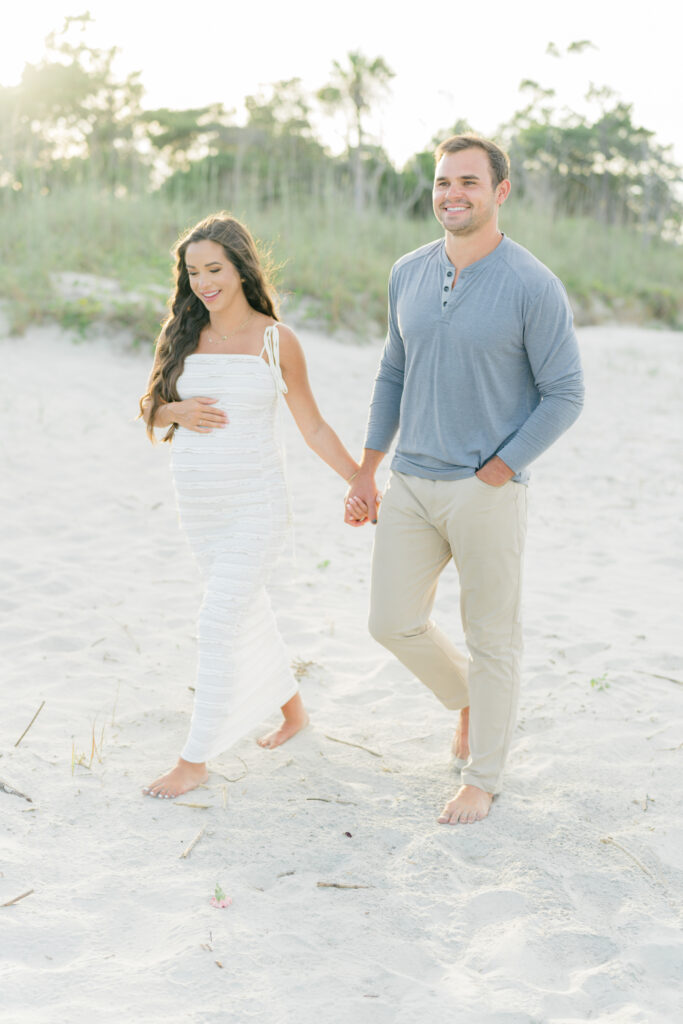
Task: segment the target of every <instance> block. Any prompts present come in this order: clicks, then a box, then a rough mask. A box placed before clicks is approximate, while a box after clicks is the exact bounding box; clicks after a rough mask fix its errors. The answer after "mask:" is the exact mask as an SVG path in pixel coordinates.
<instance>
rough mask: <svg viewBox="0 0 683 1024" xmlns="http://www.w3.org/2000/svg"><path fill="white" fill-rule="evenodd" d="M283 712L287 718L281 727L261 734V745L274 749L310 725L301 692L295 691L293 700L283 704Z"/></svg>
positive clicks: (259, 740) (259, 742) (259, 741)
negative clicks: (263, 734)
mask: <svg viewBox="0 0 683 1024" xmlns="http://www.w3.org/2000/svg"><path fill="white" fill-rule="evenodd" d="M282 714H283V715H284V716H285V720H284V722H283V723H282V725H281V726H280V728H279V729H273V731H272V732H269V733H267V734H266V735H265V736H261V737H260V739H258V740H257V741H256V742H257V743H258V745H259V747H264V748H266V749H267V750H273V748H274V747H279V746H280V745H281V744H282V743H286V742H287V740H291V738H292V736H295V735H296V734H297V733H298V732H300V731H301V730H302V729H304V728H305V727H306V726H307V725H308V722H309V718H308V714H307V712H306V708H305V707H304V702H303V701H302V699H301V694H300V693H295V694H294V696H293V697H292V698H291V700H288V701H287V703H286V704H283V705H282Z"/></svg>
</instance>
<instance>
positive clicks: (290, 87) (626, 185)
mask: <svg viewBox="0 0 683 1024" xmlns="http://www.w3.org/2000/svg"><path fill="white" fill-rule="evenodd" d="M89 23H90V18H89V16H88V15H82V16H80V17H78V18H67V19H66V21H65V23H64V26H63V28H62V30H61V31H60V32H57V33H53V34H52V35H51V36H50V37H48V39H47V41H46V52H45V56H44V58H43V59H42V60H41V61H39V62H38V63H37V64H35V65H27V66H26V68H25V70H24V74H23V76H22V79H21V82H20V83H19V85H17V86H14V87H11V88H9V87H1V86H0V259H2V263H3V268H4V270H3V277H2V280H1V281H0V295H2V296H3V297H4V298H6V299H9V301H10V303H11V307H12V310H13V313H12V316H13V319H14V323H15V325H16V326H17V327H21V326H22V325H25V324H26V323H28V322H30V320H32V319H35V318H39V317H44V316H53V317H57V318H58V319H59V320H60V321H61V322H62V323H65V324H67V325H69V327H70V328H71V329H73V330H74V331H75V332H76V333H81V334H82V333H83V332H86V331H87V330H88V329H89V325H90V324H91V323H92V322H94V321H95V320H96V319H104V320H106V321H108V322H110V323H112V324H115V325H118V326H120V325H132V326H133V328H134V330H135V331H136V333H137V335H138V336H140V337H151V336H154V335H155V334H156V331H157V329H158V322H159V318H160V316H161V315H162V314H163V308H162V307H161V303H160V301H159V299H158V290H159V289H161V290H162V291H164V290H165V289H166V288H170V276H169V275H170V258H169V250H170V248H171V245H172V243H173V242H174V240H175V239H176V237H177V236H178V234H179V233H180V232H181V231H183V230H184V229H185V228H187V227H188V226H189V225H191V224H192V223H194V222H195V221H196V220H198V219H200V218H201V217H203V216H205V215H206V214H207V213H208V212H210V211H212V210H218V209H224V208H230V209H231V210H232V211H233V212H234V213H235V215H236V216H239V217H242V218H243V219H245V220H246V221H247V222H248V223H249V225H250V226H251V227H252V229H253V230H254V232H255V233H256V235H257V236H258V235H260V236H261V237H262V238H264V239H267V240H268V241H269V242H270V243H271V244H272V247H273V250H274V256H275V259H276V261H277V262H279V263H280V264H281V267H282V270H281V284H282V287H283V290H284V291H285V292H286V293H288V294H289V295H290V297H291V302H292V303H296V302H298V303H299V305H300V308H303V306H304V304H305V305H306V307H307V308H309V309H311V308H314V309H315V310H316V311H317V313H318V314H319V315H322V316H324V318H325V319H326V321H327V322H328V323H330V324H332V325H336V324H340V323H347V324H349V325H352V326H354V327H355V328H356V329H361V330H364V331H366V332H369V333H371V334H373V335H375V334H376V333H378V332H379V331H380V330H381V325H382V323H383V321H384V316H385V301H386V300H385V294H386V276H387V271H388V268H389V266H390V265H391V263H392V262H393V260H394V259H396V258H397V257H398V256H399V255H400V254H401V253H402V252H405V251H409V250H410V249H413V248H415V247H417V246H418V245H421V244H423V243H424V242H427V241H429V240H431V239H433V238H434V237H436V236H437V234H438V231H437V227H436V225H435V223H434V220H433V217H432V213H431V183H432V177H433V167H434V160H433V150H434V147H435V145H436V143H437V142H438V141H439V140H440V139H442V138H444V137H446V136H447V135H450V134H456V133H460V132H463V131H468V130H470V125H469V123H468V122H467V120H466V119H465V118H464V117H460V118H459V119H458V120H457V121H455V123H454V124H453V125H451V127H450V128H449V129H448V130H445V131H443V132H441V133H440V134H439V135H438V136H437V137H435V138H433V139H432V140H431V143H430V144H429V145H428V146H426V147H425V149H424V150H423V151H421V152H418V153H416V154H415V155H414V156H413V157H412V158H411V159H410V160H408V162H407V163H406V165H405V167H403V168H402V169H399V168H397V167H395V166H394V165H393V164H392V162H391V160H390V159H389V158H388V156H387V154H386V153H385V152H384V150H383V149H382V148H381V147H380V146H379V145H377V144H376V143H375V142H373V140H372V139H371V138H370V134H369V130H368V127H367V122H368V115H369V113H370V112H371V110H372V108H373V106H374V105H375V104H376V103H378V102H380V100H381V97H382V96H383V95H384V94H385V93H386V91H387V89H388V87H389V83H390V81H391V78H392V77H393V72H392V71H391V69H390V68H389V67H388V66H387V64H386V63H385V61H384V60H383V58H381V57H375V58H368V57H366V56H364V55H363V54H361V53H359V52H351V53H349V54H347V56H346V58H345V59H344V60H343V61H335V62H334V64H333V67H332V72H331V76H330V81H329V82H328V84H327V85H325V86H323V87H322V88H321V89H319V90H318V92H317V93H316V95H315V96H311V95H309V94H307V93H306V91H305V90H304V88H303V86H302V83H301V81H300V79H298V78H292V79H287V80H284V81H280V82H275V83H273V84H272V85H270V86H265V87H263V88H262V89H261V90H260V91H259V92H258V93H257V94H255V95H252V96H246V97H245V98H244V115H243V116H241V117H238V116H237V114H236V112H235V111H233V110H226V109H225V108H224V107H223V105H222V104H220V103H213V104H209V105H207V106H205V107H202V108H191V109H189V108H188V109H184V110H171V109H168V108H160V109H156V110H143V108H142V86H141V84H140V81H139V76H138V75H137V74H133V75H128V76H127V77H124V78H119V77H117V75H116V72H115V57H116V53H117V50H116V48H115V47H114V48H111V49H107V50H101V49H97V48H93V47H91V46H90V45H89V44H88V42H87V33H88V26H89ZM591 46H592V44H591V43H590V42H589V41H588V40H580V41H578V42H576V43H572V44H571V45H570V46H569V47H568V48H567V50H566V51H565V54H561V53H560V51H559V49H558V48H557V47H556V46H554V44H550V48H549V51H548V52H550V53H552V54H553V55H554V56H556V57H557V58H562V59H564V57H565V56H567V57H568V59H574V55H576V54H580V53H581V52H582V51H583V50H585V49H586V48H590V47H591ZM522 92H523V95H524V98H525V103H524V105H523V107H522V108H521V109H520V110H519V111H518V112H517V114H516V115H515V116H514V117H513V118H512V119H511V121H510V122H509V123H508V124H506V125H503V126H501V128H500V130H499V132H498V133H497V135H496V138H497V140H498V141H500V142H502V143H503V144H504V145H505V146H506V147H507V148H508V150H509V152H510V155H511V158H512V165H513V184H514V189H513V195H512V199H511V200H510V201H509V202H508V203H507V204H506V206H505V207H504V209H503V214H502V225H503V228H504V229H505V230H506V231H507V232H508V233H509V234H511V236H512V237H514V238H515V239H516V240H517V241H519V242H520V243H522V244H525V245H527V247H529V248H530V249H531V250H532V251H533V252H534V253H535V254H536V255H537V256H538V257H539V258H540V259H542V260H543V261H544V262H546V263H548V265H550V266H551V267H552V268H553V270H555V271H556V272H557V273H558V275H559V276H560V277H561V278H562V280H563V281H564V282H565V284H566V285H567V288H568V290H569V292H570V295H571V296H572V298H573V299H574V301H575V303H576V304H577V305H578V307H579V309H580V310H581V311H583V313H584V314H585V316H588V317H589V316H591V315H595V311H596V310H597V308H598V306H599V307H600V308H601V309H602V310H603V312H604V310H607V313H608V314H613V315H618V316H633V317H641V318H644V319H648V318H656V319H659V320H662V321H664V322H665V323H668V324H673V325H679V326H680V325H681V319H682V317H683V312H682V310H683V297H682V296H681V288H680V280H681V277H682V276H683V275H682V274H681V271H682V269H683V267H682V261H683V256H682V250H681V246H680V245H679V244H677V243H678V241H679V239H680V233H681V222H682V219H683V209H682V206H681V202H680V199H679V198H678V196H679V194H680V185H681V170H680V168H678V167H677V166H676V165H675V164H674V162H673V160H672V158H671V154H670V152H669V150H667V149H666V148H664V147H662V146H660V145H659V144H658V143H657V142H656V140H655V138H654V136H653V134H652V132H650V131H648V130H646V129H645V128H643V127H640V126H638V125H637V124H635V123H634V121H633V111H632V108H631V106H630V105H628V104H627V103H625V102H623V101H622V100H621V99H620V98H619V97H617V96H616V95H615V94H614V93H612V92H611V91H610V90H608V89H596V88H595V87H593V86H592V87H591V89H590V90H589V93H588V94H587V99H586V102H587V103H588V105H589V110H590V113H579V112H576V111H571V112H570V111H563V110H560V109H558V107H557V102H556V98H555V95H554V93H553V90H552V89H549V88H544V87H543V86H541V85H540V84H539V83H536V82H532V81H526V82H524V83H522ZM324 111H326V112H328V113H330V114H333V115H334V116H344V117H345V119H346V124H347V131H348V145H347V148H346V151H345V152H344V153H342V154H341V155H338V156H334V155H331V154H330V153H329V152H327V151H326V149H325V147H324V146H323V144H322V143H321V141H320V140H319V139H318V138H317V137H316V133H315V131H314V128H313V125H314V123H315V121H316V116H318V115H319V114H320V113H321V112H324ZM238 122H239V123H238ZM385 211H386V212H385ZM596 222H597V223H598V224H599V225H600V229H599V230H596ZM635 266H637V267H638V271H637V273H636V272H634V267H635ZM65 270H69V271H78V272H86V273H89V274H93V275H102V276H104V277H107V278H114V279H115V280H116V281H118V282H120V286H121V292H122V298H121V299H120V301H118V302H115V301H109V302H107V303H103V302H102V301H101V299H100V297H99V296H97V295H95V296H91V297H85V298H83V297H78V298H75V299H73V298H68V299H65V298H63V297H60V295H59V292H58V289H56V287H55V284H54V280H55V277H54V275H55V274H59V273H60V272H62V271H65ZM148 286H152V287H153V288H156V289H157V293H154V292H145V288H146V287H148ZM131 293H135V298H134V299H131V298H130V295H131ZM311 297H313V298H314V299H315V301H314V302H313V303H311Z"/></svg>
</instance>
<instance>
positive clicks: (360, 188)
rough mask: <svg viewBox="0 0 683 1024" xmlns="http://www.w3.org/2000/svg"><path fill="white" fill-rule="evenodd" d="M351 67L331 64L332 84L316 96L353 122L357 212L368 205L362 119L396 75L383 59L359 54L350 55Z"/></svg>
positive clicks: (349, 64) (353, 157) (348, 55)
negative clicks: (348, 114) (372, 58)
mask: <svg viewBox="0 0 683 1024" xmlns="http://www.w3.org/2000/svg"><path fill="white" fill-rule="evenodd" d="M347 60H348V65H347V66H346V67H344V66H342V65H341V64H340V63H339V61H336V60H335V61H333V63H332V81H331V83H330V84H329V85H326V86H324V87H323V88H322V89H319V90H318V92H317V97H318V99H319V100H320V102H321V103H323V104H324V105H325V106H326V107H328V108H330V109H331V110H333V111H336V110H347V111H349V113H350V115H351V118H352V120H353V127H354V134H355V142H356V145H355V146H354V147H353V148H352V150H351V155H352V164H353V185H354V187H353V193H354V203H355V207H356V211H357V212H360V211H361V210H362V209H363V206H364V204H365V181H364V167H363V150H364V146H365V131H364V124H363V117H364V115H365V114H366V113H367V111H368V110H370V106H371V103H372V101H373V100H374V99H376V98H377V96H378V95H379V94H381V93H383V92H385V91H386V89H387V87H388V83H389V80H390V79H391V78H393V77H394V72H393V71H392V70H391V68H390V67H389V66H388V65H387V63H386V61H385V60H384V58H383V57H375V58H374V60H370V59H369V58H368V57H364V56H363V54H362V53H359V52H358V51H355V52H351V53H349V54H347Z"/></svg>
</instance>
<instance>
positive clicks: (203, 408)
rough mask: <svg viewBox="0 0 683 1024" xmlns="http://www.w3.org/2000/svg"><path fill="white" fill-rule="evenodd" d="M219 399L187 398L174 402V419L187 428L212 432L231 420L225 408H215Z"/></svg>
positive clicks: (206, 432) (204, 432)
mask: <svg viewBox="0 0 683 1024" xmlns="http://www.w3.org/2000/svg"><path fill="white" fill-rule="evenodd" d="M217 401H218V399H217V398H186V399H185V401H184V402H174V403H173V419H174V421H175V422H176V423H179V424H180V426H181V427H185V429H186V430H194V431H195V432H196V433H197V434H210V433H211V431H212V430H215V429H217V428H221V427H225V426H227V424H228V423H229V422H230V420H229V419H228V414H227V413H226V412H224V411H223V409H214V408H213V406H214V405H215V403H216V402H217Z"/></svg>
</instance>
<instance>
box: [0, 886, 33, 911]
mask: <svg viewBox="0 0 683 1024" xmlns="http://www.w3.org/2000/svg"><path fill="white" fill-rule="evenodd" d="M33 892H35V889H29V891H28V892H22V894H21V896H15V897H14V899H13V900H8V901H7V903H0V907H11V906H13V905H14V904H15V903H18V902H19V900H25V899H26V897H27V896H30V895H31V893H33Z"/></svg>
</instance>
